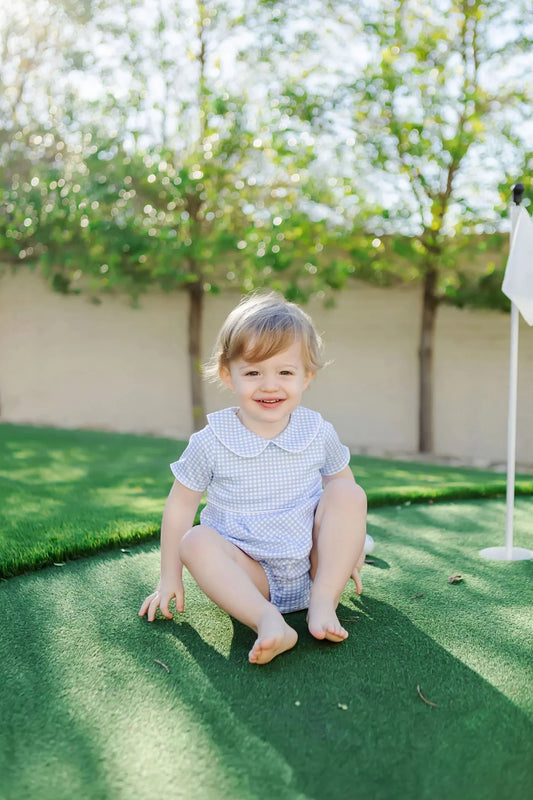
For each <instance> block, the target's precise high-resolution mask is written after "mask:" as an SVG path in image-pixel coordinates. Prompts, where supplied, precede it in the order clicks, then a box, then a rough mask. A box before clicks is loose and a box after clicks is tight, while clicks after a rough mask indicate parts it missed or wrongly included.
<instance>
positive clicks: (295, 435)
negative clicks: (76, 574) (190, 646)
mask: <svg viewBox="0 0 533 800" xmlns="http://www.w3.org/2000/svg"><path fill="white" fill-rule="evenodd" d="M321 347H322V343H321V340H320V337H319V336H318V334H317V332H316V331H315V329H314V327H313V324H312V322H311V319H310V318H309V316H308V315H307V314H306V313H305V312H304V311H302V309H301V308H299V307H298V306H296V305H294V304H293V303H289V302H287V301H285V300H284V299H283V298H282V297H280V296H278V295H276V294H274V293H268V294H252V295H249V296H248V297H245V298H244V299H243V300H242V301H241V303H240V304H239V305H238V306H237V307H236V308H235V309H234V310H233V311H232V312H231V313H230V315H229V316H228V318H227V319H226V321H225V323H224V324H223V326H222V329H221V331H220V333H219V336H218V341H217V345H216V349H215V352H214V355H213V359H212V361H211V364H210V365H209V366H208V368H207V370H206V372H207V374H209V375H211V376H217V377H218V378H220V380H221V381H222V383H223V384H224V385H225V386H226V387H227V388H228V389H229V390H230V391H231V392H233V393H234V395H235V398H236V406H235V407H233V408H226V409H224V410H223V411H217V412H215V413H213V414H208V416H207V419H208V424H207V425H206V427H205V428H204V429H203V430H201V431H199V432H198V433H194V434H193V435H192V436H191V439H190V441H189V444H188V446H187V449H186V450H185V452H184V453H183V455H182V457H181V458H180V459H179V461H177V462H175V463H174V464H171V469H172V472H173V474H174V477H175V481H174V485H173V486H172V489H171V490H170V494H169V497H168V500H167V502H166V505H165V510H164V513H163V522H162V526H161V577H160V581H159V584H158V586H157V589H156V590H155V592H153V593H152V594H151V595H149V596H148V597H147V598H146V600H145V601H144V603H143V604H142V606H141V609H140V611H139V616H144V615H145V614H147V616H148V620H149V621H150V622H152V621H153V619H154V616H155V613H156V610H157V608H160V610H161V613H162V614H163V616H165V617H167V618H169V619H171V618H172V612H171V611H170V610H169V603H170V601H171V599H172V598H175V603H176V610H177V611H178V612H181V611H183V609H184V591H183V581H182V569H183V566H186V567H187V569H188V570H189V572H190V573H191V575H192V576H193V577H194V579H195V580H196V582H197V583H198V585H199V586H200V588H201V589H202V590H203V591H204V592H205V593H206V594H207V595H208V597H210V598H211V599H212V600H213V601H214V602H215V603H216V604H217V605H218V606H219V607H220V608H222V609H223V610H224V611H226V612H227V613H228V614H231V615H232V616H233V617H235V618H236V619H238V620H240V621H241V622H242V623H244V624H245V625H247V626H248V627H250V628H252V630H253V631H255V632H256V634H257V638H256V640H255V643H254V645H253V647H252V649H251V650H250V653H249V656H248V658H249V661H250V662H252V663H254V664H265V663H267V662H269V661H271V660H272V659H273V658H275V657H276V656H277V655H279V654H280V653H283V652H284V651H285V650H289V649H290V648H291V647H294V645H295V644H296V640H297V638H298V636H297V633H296V631H295V630H294V629H293V628H292V627H291V626H290V625H289V624H288V623H287V622H286V620H285V619H284V617H283V616H282V615H283V614H286V613H289V612H291V611H299V610H302V609H308V613H307V624H308V627H309V631H310V633H311V634H312V636H314V637H315V638H316V639H328V640H330V641H333V642H341V641H343V640H344V639H345V638H346V637H347V636H348V632H347V631H346V630H345V629H344V628H343V627H342V625H341V624H340V622H339V620H338V618H337V614H336V608H337V604H338V602H339V598H340V595H341V593H342V591H343V590H344V588H345V586H346V583H347V581H348V579H349V578H350V577H352V578H353V580H354V581H355V585H356V591H357V593H358V594H360V593H361V591H362V584H361V578H360V574H359V573H360V568H361V566H362V564H363V561H364V545H365V532H366V496H365V493H364V492H363V490H362V489H361V487H360V486H358V485H357V483H356V482H355V480H354V477H353V475H352V472H351V470H350V467H349V458H350V454H349V451H348V448H347V447H345V446H344V445H342V444H341V443H340V441H339V438H338V436H337V434H336V432H335V430H334V429H333V427H332V426H331V425H330V423H328V422H325V420H324V419H323V418H322V417H321V415H320V414H319V413H318V412H316V411H311V410H310V409H307V408H304V407H302V406H301V405H300V403H301V400H302V395H303V393H304V391H305V390H306V388H307V387H308V386H309V383H310V382H311V380H312V378H313V377H314V375H315V373H316V372H317V371H318V370H319V369H320V368H321V367H322V366H323V360H322V352H321ZM204 491H206V492H207V495H206V506H205V508H204V509H203V510H202V512H201V515H200V520H201V522H200V525H194V519H195V515H196V511H197V509H198V506H199V503H200V500H201V498H202V495H203V493H204Z"/></svg>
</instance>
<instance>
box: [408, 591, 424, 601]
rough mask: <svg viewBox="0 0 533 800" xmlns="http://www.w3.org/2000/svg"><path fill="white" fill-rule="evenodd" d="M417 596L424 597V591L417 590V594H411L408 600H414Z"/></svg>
mask: <svg viewBox="0 0 533 800" xmlns="http://www.w3.org/2000/svg"><path fill="white" fill-rule="evenodd" d="M417 597H424V592H418V594H412V595H411V597H410V598H409V600H416V598H417Z"/></svg>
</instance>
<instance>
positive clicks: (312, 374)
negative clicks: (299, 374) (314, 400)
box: [304, 371, 316, 392]
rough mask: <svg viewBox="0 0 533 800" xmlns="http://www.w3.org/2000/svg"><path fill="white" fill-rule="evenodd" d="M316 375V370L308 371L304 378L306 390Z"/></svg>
mask: <svg viewBox="0 0 533 800" xmlns="http://www.w3.org/2000/svg"><path fill="white" fill-rule="evenodd" d="M315 375H316V372H311V371H310V372H306V374H305V378H304V392H305V390H306V389H307V387H308V386H309V384H310V383H311V381H312V380H313V378H314V377H315Z"/></svg>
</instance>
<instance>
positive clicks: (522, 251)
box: [502, 206, 533, 325]
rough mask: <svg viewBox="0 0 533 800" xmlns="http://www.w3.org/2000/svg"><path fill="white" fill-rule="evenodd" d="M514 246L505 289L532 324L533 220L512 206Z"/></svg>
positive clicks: (523, 210) (509, 261)
mask: <svg viewBox="0 0 533 800" xmlns="http://www.w3.org/2000/svg"><path fill="white" fill-rule="evenodd" d="M511 224H512V235H511V248H510V252H509V258H508V259H507V266H506V268H505V277H504V279H503V284H502V292H503V293H504V294H506V295H507V297H508V298H509V300H512V301H513V303H514V304H515V306H516V307H517V308H518V310H519V311H520V313H521V314H522V316H523V317H524V319H525V321H526V322H527V324H528V325H533V222H532V221H531V217H530V216H529V214H528V213H527V211H526V210H525V208H522V206H512V207H511Z"/></svg>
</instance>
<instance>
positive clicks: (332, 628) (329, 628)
mask: <svg viewBox="0 0 533 800" xmlns="http://www.w3.org/2000/svg"><path fill="white" fill-rule="evenodd" d="M307 627H308V628H309V633H310V634H311V635H312V636H314V637H315V639H328V640H329V641H330V642H343V641H344V640H345V639H346V638H347V637H348V631H347V630H345V629H344V628H343V627H342V625H341V624H340V622H339V620H338V619H337V614H336V611H335V605H334V604H333V602H332V601H331V600H328V599H327V598H324V597H321V596H319V595H316V594H315V596H314V597H313V595H312V594H311V599H310V601H309V611H308V612H307Z"/></svg>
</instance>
